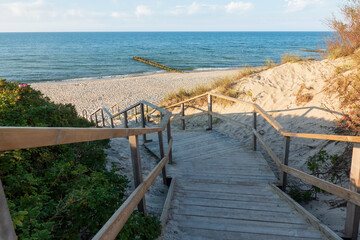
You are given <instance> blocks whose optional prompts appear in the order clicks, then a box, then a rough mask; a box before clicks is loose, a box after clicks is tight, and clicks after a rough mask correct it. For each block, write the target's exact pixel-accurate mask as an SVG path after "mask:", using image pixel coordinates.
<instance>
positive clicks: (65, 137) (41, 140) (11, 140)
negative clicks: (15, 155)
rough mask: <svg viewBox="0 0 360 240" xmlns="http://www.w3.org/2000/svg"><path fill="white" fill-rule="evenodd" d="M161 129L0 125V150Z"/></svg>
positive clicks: (76, 141) (158, 129) (120, 135)
mask: <svg viewBox="0 0 360 240" xmlns="http://www.w3.org/2000/svg"><path fill="white" fill-rule="evenodd" d="M161 130H162V128H147V129H139V128H127V129H125V128H114V129H107V128H45V127H0V139H1V141H0V151H5V150H15V149H22V148H34V147H43V146H53V145H60V144H68V143H78V142H89V141H95V140H102V139H110V138H120V137H127V136H131V135H141V134H146V133H154V132H158V131H161Z"/></svg>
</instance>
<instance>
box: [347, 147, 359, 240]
mask: <svg viewBox="0 0 360 240" xmlns="http://www.w3.org/2000/svg"><path fill="white" fill-rule="evenodd" d="M349 189H350V191H353V192H357V193H358V192H359V191H360V144H358V143H357V144H354V147H353V153H352V159H351V169H350V182H349ZM359 221H360V207H359V206H356V205H354V204H353V203H348V204H347V208H346V220H345V230H344V237H346V238H351V239H354V240H357V239H358V233H359Z"/></svg>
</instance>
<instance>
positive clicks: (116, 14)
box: [110, 12, 130, 19]
mask: <svg viewBox="0 0 360 240" xmlns="http://www.w3.org/2000/svg"><path fill="white" fill-rule="evenodd" d="M110 16H111V17H112V18H117V19H120V18H128V17H130V15H129V14H127V13H123V12H112V13H111V14H110Z"/></svg>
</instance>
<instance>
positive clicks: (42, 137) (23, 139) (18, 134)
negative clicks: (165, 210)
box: [0, 101, 173, 239]
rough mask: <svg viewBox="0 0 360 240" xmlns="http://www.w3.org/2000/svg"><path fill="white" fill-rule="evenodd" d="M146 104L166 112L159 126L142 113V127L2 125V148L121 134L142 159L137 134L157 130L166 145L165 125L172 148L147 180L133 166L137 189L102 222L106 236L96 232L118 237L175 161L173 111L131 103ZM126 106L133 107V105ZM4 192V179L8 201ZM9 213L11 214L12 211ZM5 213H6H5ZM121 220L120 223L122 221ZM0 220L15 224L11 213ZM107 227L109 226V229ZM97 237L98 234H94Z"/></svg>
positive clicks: (5, 235)
mask: <svg viewBox="0 0 360 240" xmlns="http://www.w3.org/2000/svg"><path fill="white" fill-rule="evenodd" d="M144 104H147V105H149V106H151V107H152V108H154V109H157V110H158V111H160V112H162V113H164V116H163V118H162V120H161V121H160V123H159V127H150V128H145V122H144V120H145V118H144V117H142V118H143V119H142V121H143V127H142V128H127V127H126V128H110V129H109V128H61V127H0V139H1V141H0V151H7V150H16V149H23V148H35V147H43V146H53V145H60V144H69V143H79V142H89V141H95V140H102V139H111V138H119V137H129V143H130V148H131V158H132V161H133V162H134V161H140V156H139V155H136V154H137V152H138V151H139V149H138V148H139V145H138V136H139V135H144V140H146V138H145V134H149V133H155V132H158V136H159V143H160V144H161V145H160V146H161V148H162V149H163V142H162V133H161V132H162V131H164V130H165V129H166V130H167V135H168V144H169V148H168V152H167V154H166V156H165V157H163V159H162V160H161V161H160V162H159V164H158V165H157V166H156V167H155V168H154V169H153V170H152V172H151V173H150V174H149V176H148V177H147V178H146V179H145V181H142V174H141V169H135V168H134V169H133V171H134V177H135V178H136V180H135V184H136V186H135V187H136V189H135V191H134V192H133V193H132V194H131V195H130V197H129V198H128V199H127V200H126V201H125V202H124V203H123V204H122V205H121V207H120V209H119V210H118V211H116V212H115V214H114V215H113V217H114V216H115V217H116V216H117V214H120V215H119V216H117V217H116V218H115V221H114V222H112V220H113V218H110V219H109V220H108V223H109V224H110V228H109V226H108V225H104V226H103V228H102V230H103V229H106V230H105V232H104V233H105V234H104V236H103V237H101V236H102V235H103V233H102V230H100V231H99V233H98V234H97V235H96V236H100V238H101V239H115V238H116V236H117V234H118V233H119V232H120V230H121V229H122V227H123V226H124V224H125V223H126V221H127V219H128V218H129V217H130V215H131V214H132V212H133V211H134V209H135V207H136V205H138V203H139V202H144V201H145V200H144V201H142V199H145V193H146V191H147V190H148V189H149V188H150V186H151V185H152V183H153V182H154V180H155V178H156V177H157V176H158V175H159V173H160V171H161V170H162V171H163V182H164V184H167V182H168V181H167V177H166V170H165V169H164V168H165V166H166V162H167V160H168V159H169V161H170V163H171V161H172V160H171V159H172V142H173V139H172V137H171V127H170V118H171V115H172V114H171V112H169V111H167V110H165V109H161V108H159V107H158V106H156V105H154V104H151V103H149V102H146V101H140V102H139V103H137V104H134V105H133V106H132V107H134V106H135V107H136V106H138V105H142V109H143V105H144ZM127 109H131V107H130V108H127ZM98 111H101V112H102V114H103V112H104V111H105V113H107V114H108V115H109V116H110V117H111V120H113V119H112V118H113V115H112V114H111V113H110V112H109V111H107V110H106V109H105V108H104V109H103V108H99V109H97V110H96V111H94V112H93V114H96V113H97V112H98ZM124 111H125V110H124ZM142 112H143V111H142ZM142 115H143V114H142ZM102 117H103V124H104V125H105V120H104V115H102ZM108 124H109V123H108ZM111 125H113V124H111ZM159 133H160V134H159ZM160 137H161V138H160ZM134 139H136V141H135V144H134ZM160 140H161V141H160ZM133 164H134V163H133ZM137 165H138V166H141V164H139V163H137ZM2 193H3V188H2V186H1V181H0V202H2V203H4V202H5V203H6V199H5V195H4V194H2ZM2 209H7V208H2ZM7 211H8V210H7ZM139 211H143V212H144V214H145V215H146V209H145V208H143V209H140V205H139ZM8 215H9V216H10V214H8ZM2 216H5V215H4V214H3V215H2ZM111 222H112V223H111ZM119 222H121V223H120V224H119ZM4 223H6V224H7V225H6V226H5V225H4ZM0 224H3V225H2V226H0V228H1V227H5V229H8V228H9V226H13V224H12V222H11V218H10V217H8V218H7V219H5V221H3V222H0ZM108 229H110V230H109V231H108ZM11 233H14V234H15V232H14V231H13V229H11V228H10V229H9V231H8V232H5V233H4V232H0V238H1V239H3V238H4V239H12V237H11V236H10V235H9V234H11ZM99 234H100V235H99ZM109 234H110V235H109ZM109 236H110V237H109ZM95 239H97V238H96V237H95Z"/></svg>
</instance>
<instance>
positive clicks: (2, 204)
mask: <svg viewBox="0 0 360 240" xmlns="http://www.w3.org/2000/svg"><path fill="white" fill-rule="evenodd" d="M0 239H6V240H16V239H17V238H16V234H15V230H14V225H13V222H12V220H11V216H10V211H9V208H8V205H7V202H6V197H5V193H4V189H3V186H2V182H1V180H0Z"/></svg>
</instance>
